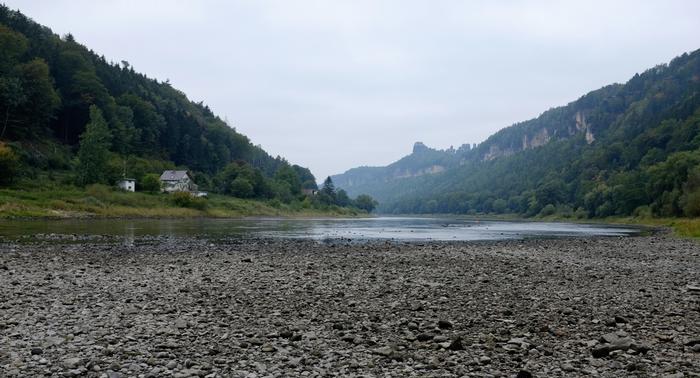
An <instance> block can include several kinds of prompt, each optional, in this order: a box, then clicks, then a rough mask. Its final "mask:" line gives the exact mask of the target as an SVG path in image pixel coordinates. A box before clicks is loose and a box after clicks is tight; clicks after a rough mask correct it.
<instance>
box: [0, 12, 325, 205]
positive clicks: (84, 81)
mask: <svg viewBox="0 0 700 378" xmlns="http://www.w3.org/2000/svg"><path fill="white" fill-rule="evenodd" d="M88 125H91V127H88ZM176 167H177V168H180V169H186V170H189V171H190V172H191V173H192V176H193V178H194V180H195V181H196V183H197V184H198V185H199V187H200V189H201V190H208V191H212V192H216V193H222V194H228V195H232V196H237V197H241V198H275V199H278V200H281V201H284V202H289V201H293V200H295V199H298V198H300V195H301V193H302V190H303V189H316V188H317V187H316V181H315V178H314V176H313V175H312V174H311V172H310V171H309V170H308V169H307V168H304V167H300V166H298V165H292V164H290V163H288V162H287V161H286V160H285V159H283V158H281V157H279V156H278V157H272V156H270V155H269V154H268V153H266V152H265V151H264V150H263V149H262V148H260V147H259V146H255V145H253V144H252V143H251V142H250V140H249V139H248V138H247V137H246V136H244V135H242V134H240V133H238V132H236V130H235V129H234V128H232V127H230V126H229V125H227V124H226V123H225V122H224V121H223V120H221V119H220V118H219V117H217V116H216V115H214V114H213V113H212V111H211V110H210V109H209V108H208V107H207V106H206V105H204V104H203V103H201V102H200V103H195V102H192V101H190V100H188V98H187V97H186V95H185V94H184V93H182V92H181V91H179V90H177V89H175V88H173V87H172V86H171V85H170V83H168V82H167V81H165V82H159V81H158V80H155V79H152V78H149V77H147V76H145V75H143V74H141V73H138V72H136V71H135V70H134V68H133V67H132V66H131V65H130V64H129V63H128V62H125V61H122V62H118V63H116V62H110V61H107V60H106V58H105V57H104V56H99V55H98V54H96V53H95V52H94V51H92V50H90V49H88V48H87V47H85V46H83V45H81V44H80V43H78V42H77V41H76V40H75V39H74V38H73V37H72V36H71V35H66V36H63V37H60V36H58V35H56V34H54V33H53V32H52V31H51V30H50V29H49V28H47V27H44V26H42V25H39V24H37V23H36V22H34V21H32V20H31V19H30V18H28V17H26V16H25V15H23V14H22V13H20V12H18V11H13V10H10V9H8V8H7V7H6V6H4V5H0V171H1V174H0V185H11V184H13V183H17V182H19V181H21V180H27V179H34V178H36V177H38V176H42V175H46V173H48V174H49V176H50V177H54V178H55V179H56V180H60V181H61V182H62V183H64V184H71V185H79V186H85V185H89V184H94V183H101V184H110V185H112V184H114V183H115V182H116V181H117V180H118V179H120V178H122V177H123V176H125V175H126V176H129V177H134V178H136V180H137V189H144V188H143V187H142V186H141V183H144V182H145V183H149V181H152V178H150V179H149V178H147V176H148V175H149V174H159V173H160V172H161V171H162V170H164V169H175V168H176ZM144 179H145V181H144ZM151 184H152V183H151Z"/></svg>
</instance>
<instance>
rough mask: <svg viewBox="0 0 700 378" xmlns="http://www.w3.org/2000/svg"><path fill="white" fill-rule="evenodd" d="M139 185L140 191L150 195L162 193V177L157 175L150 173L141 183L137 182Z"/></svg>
mask: <svg viewBox="0 0 700 378" xmlns="http://www.w3.org/2000/svg"><path fill="white" fill-rule="evenodd" d="M137 183H139V188H140V190H142V191H144V192H149V193H158V192H160V185H161V183H160V176H158V175H157V174H155V173H149V174H146V175H144V176H143V178H142V179H141V181H137Z"/></svg>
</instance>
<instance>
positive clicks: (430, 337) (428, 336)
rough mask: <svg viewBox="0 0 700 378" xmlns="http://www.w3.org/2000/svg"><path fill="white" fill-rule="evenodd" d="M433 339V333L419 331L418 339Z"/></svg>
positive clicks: (423, 340)
mask: <svg viewBox="0 0 700 378" xmlns="http://www.w3.org/2000/svg"><path fill="white" fill-rule="evenodd" d="M432 339H433V335H431V334H429V333H419V334H418V335H417V336H416V340H418V341H422V342H425V341H430V340H432Z"/></svg>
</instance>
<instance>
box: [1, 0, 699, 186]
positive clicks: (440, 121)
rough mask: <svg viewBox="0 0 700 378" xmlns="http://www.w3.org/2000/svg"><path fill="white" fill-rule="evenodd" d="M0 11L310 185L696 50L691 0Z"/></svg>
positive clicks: (13, 3)
mask: <svg viewBox="0 0 700 378" xmlns="http://www.w3.org/2000/svg"><path fill="white" fill-rule="evenodd" d="M0 1H4V2H5V3H6V5H7V6H9V7H11V8H13V9H19V10H21V11H22V12H23V13H25V14H26V15H28V16H29V17H31V18H32V19H34V20H35V21H37V22H39V23H41V24H44V25H46V26H48V27H50V28H51V29H52V30H53V31H54V32H55V33H57V34H60V35H65V34H67V33H72V34H73V35H74V37H75V38H76V40H77V41H79V42H80V43H82V44H84V45H86V46H88V47H89V48H91V49H93V50H94V51H95V52H97V53H98V54H100V55H104V56H105V57H106V58H107V59H108V60H110V61H115V62H119V61H122V60H126V61H128V62H129V63H130V64H131V65H132V66H133V67H134V69H135V70H136V71H138V72H142V73H145V74H146V75H148V76H149V77H152V78H155V79H158V80H160V81H165V80H170V83H171V84H172V85H173V86H174V87H175V88H178V89H180V90H182V91H183V92H185V93H186V94H187V95H188V97H189V98H190V99H191V100H194V101H197V102H199V101H203V102H204V103H205V104H207V105H209V107H210V108H211V109H212V110H213V111H214V112H215V113H216V114H217V115H219V116H220V117H221V118H222V119H226V120H227V121H228V122H229V124H230V125H231V126H232V127H235V128H236V130H238V131H240V132H242V133H243V134H245V135H247V136H248V137H249V138H250V139H251V140H252V142H253V143H254V144H259V145H261V146H262V147H263V148H264V149H265V150H266V151H268V152H269V153H270V154H271V155H273V156H277V155H280V156H283V157H285V158H286V159H287V160H289V161H290V162H292V163H295V164H300V165H302V166H306V167H309V168H310V169H311V170H312V172H313V173H314V175H316V177H317V179H318V180H319V181H321V180H322V179H323V178H324V177H326V176H328V175H331V174H337V173H342V172H344V171H345V170H347V169H350V168H353V167H356V166H361V165H370V166H377V165H386V164H388V163H391V162H393V161H395V160H398V159H399V158H401V157H402V156H405V155H407V154H409V153H410V151H411V148H412V146H413V143H414V142H416V141H421V142H424V143H425V144H427V145H428V146H431V147H435V148H441V149H442V148H449V147H450V146H455V148H456V147H458V146H459V145H461V144H463V143H479V142H481V141H483V140H485V139H486V138H487V137H488V136H489V135H491V134H493V133H494V132H496V131H498V130H500V129H501V128H504V127H507V126H509V125H511V124H513V123H515V122H519V121H524V120H527V119H530V118H534V117H536V116H538V115H539V114H541V113H542V112H543V111H545V110H547V109H549V108H552V107H556V106H560V105H565V104H567V103H569V102H571V101H574V100H576V99H577V98H578V97H580V96H582V95H583V94H585V93H587V92H589V91H591V90H595V89H597V88H600V87H602V86H604V85H607V84H611V83H614V82H625V81H627V80H628V79H629V78H630V77H632V76H633V75H634V74H635V73H638V72H642V71H644V70H645V69H647V68H651V67H653V66H655V65H657V64H660V63H666V62H668V61H669V60H671V59H672V58H673V57H675V56H677V55H680V54H682V53H683V52H689V51H692V50H695V49H698V48H700V39H699V38H698V36H700V22H698V15H700V2H699V1H694V0H692V1H679V0H669V1H657V0H650V1H643V0H635V1H625V0H621V1H609V0H605V1H597V0H589V1H508V0H504V1H466V0H465V1H457V0H455V1H451V0H420V1H419V0H393V1H392V0H337V1H333V0H249V1H237V0H228V1H226V0H201V1H194V0H192V1H185V0H148V1H136V0H0Z"/></svg>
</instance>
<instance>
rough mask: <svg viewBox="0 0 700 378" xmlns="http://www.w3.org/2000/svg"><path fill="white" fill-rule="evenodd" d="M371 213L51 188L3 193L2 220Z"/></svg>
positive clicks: (296, 204)
mask: <svg viewBox="0 0 700 378" xmlns="http://www.w3.org/2000/svg"><path fill="white" fill-rule="evenodd" d="M360 215H366V213H364V212H362V211H359V210H356V209H349V208H340V207H337V206H330V207H325V208H314V207H313V206H311V205H310V204H309V203H308V202H303V201H296V202H293V203H291V204H285V203H281V202H279V201H276V200H271V201H258V200H249V199H240V198H234V197H229V196H222V195H210V197H209V198H207V199H193V200H192V201H190V200H184V201H183V200H182V199H179V200H178V198H177V197H176V196H173V195H168V194H162V193H130V192H124V191H120V190H117V189H113V188H110V187H107V186H103V185H93V186H90V187H88V188H86V189H82V188H77V187H75V186H69V185H60V184H55V185H50V186H41V187H25V188H21V189H20V188H12V189H0V219H2V218H5V219H8V218H80V217H86V218H87V217H104V218H112V217H117V218H118V217H124V218H127V217H129V218H131V217H137V218H149V217H151V218H184V217H217V218H235V217H246V216H282V217H284V216H295V217H299V216H300V217H312V216H360Z"/></svg>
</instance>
